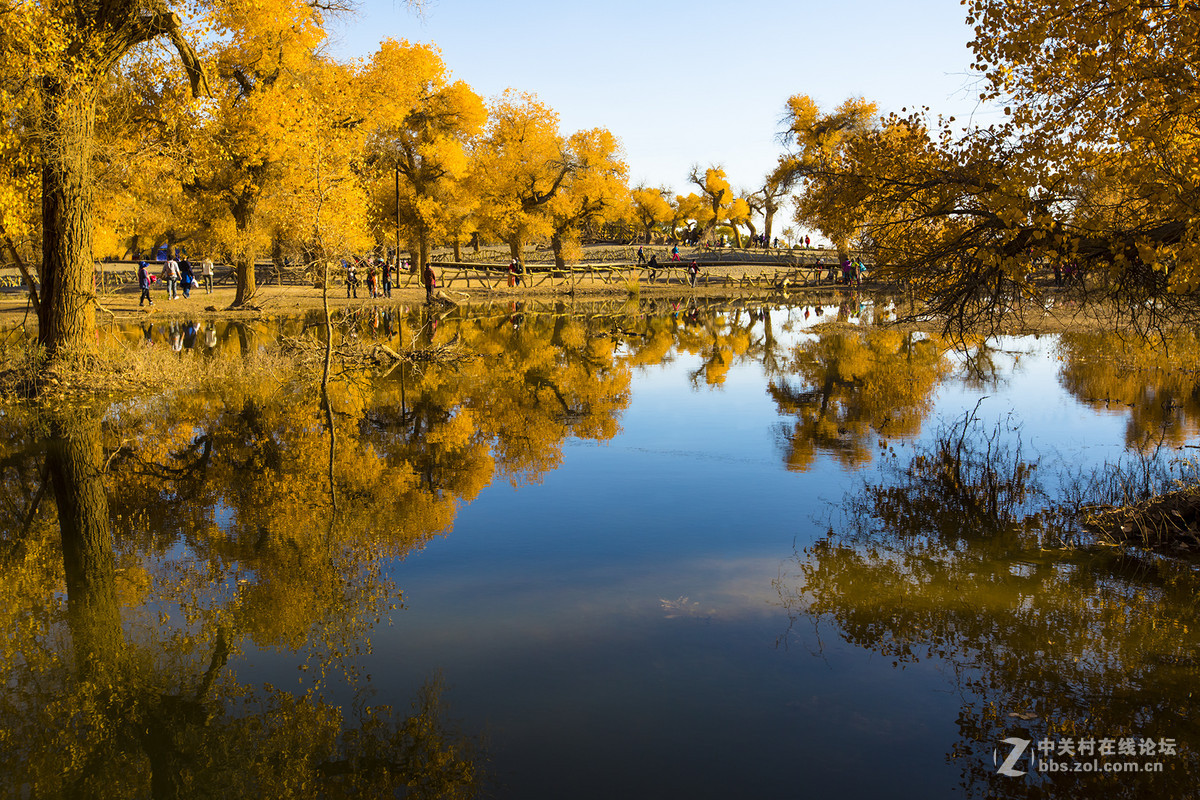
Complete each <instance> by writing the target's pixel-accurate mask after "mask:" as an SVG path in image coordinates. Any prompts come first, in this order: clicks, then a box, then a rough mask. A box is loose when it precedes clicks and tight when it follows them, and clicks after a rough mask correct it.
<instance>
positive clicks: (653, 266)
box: [646, 253, 658, 283]
mask: <svg viewBox="0 0 1200 800" xmlns="http://www.w3.org/2000/svg"><path fill="white" fill-rule="evenodd" d="M646 271H647V272H649V273H650V282H651V283H654V276H655V275H657V274H658V256H657V255H654V254H653V253H651V254H650V263H649V264H647V265H646Z"/></svg>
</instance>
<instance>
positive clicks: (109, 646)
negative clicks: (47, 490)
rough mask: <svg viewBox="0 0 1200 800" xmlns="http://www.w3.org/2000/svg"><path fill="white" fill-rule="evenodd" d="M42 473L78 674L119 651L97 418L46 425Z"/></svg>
mask: <svg viewBox="0 0 1200 800" xmlns="http://www.w3.org/2000/svg"><path fill="white" fill-rule="evenodd" d="M50 433H51V441H50V443H49V448H48V451H47V455H46V459H47V464H46V466H47V474H48V476H49V480H50V485H51V486H52V487H53V489H54V501H55V504H56V505H57V507H58V526H59V530H60V532H61V534H62V550H63V572H64V576H65V579H66V588H67V619H68V623H69V626H70V629H71V635H72V638H73V639H74V650H75V658H76V661H77V663H78V666H79V669H80V671H81V672H82V673H83V674H85V675H86V674H92V673H94V671H95V669H96V668H98V667H103V666H105V665H107V664H110V663H111V662H112V659H113V658H114V657H115V656H117V655H119V653H120V649H121V617H120V611H119V610H118V606H117V595H116V573H115V567H114V558H113V539H112V529H111V527H110V525H109V516H108V495H107V494H106V493H105V488H104V474H103V473H104V452H103V450H102V448H101V445H100V419H99V417H98V416H95V415H93V414H91V413H90V412H89V411H88V410H86V409H77V410H72V411H70V412H62V413H58V414H55V415H54V416H53V417H52V418H51V421H50Z"/></svg>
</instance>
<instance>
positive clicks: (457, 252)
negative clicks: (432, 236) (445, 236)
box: [454, 233, 462, 263]
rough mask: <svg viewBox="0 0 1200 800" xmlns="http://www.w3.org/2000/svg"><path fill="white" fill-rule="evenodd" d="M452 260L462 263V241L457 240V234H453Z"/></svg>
mask: <svg viewBox="0 0 1200 800" xmlns="http://www.w3.org/2000/svg"><path fill="white" fill-rule="evenodd" d="M454 260H455V261H456V262H458V263H462V241H461V240H460V239H459V236H458V234H457V233H456V234H454Z"/></svg>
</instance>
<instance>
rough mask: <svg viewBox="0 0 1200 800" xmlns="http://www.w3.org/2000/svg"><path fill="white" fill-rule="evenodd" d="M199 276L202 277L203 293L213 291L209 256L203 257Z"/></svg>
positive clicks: (211, 267) (211, 263) (211, 264)
mask: <svg viewBox="0 0 1200 800" xmlns="http://www.w3.org/2000/svg"><path fill="white" fill-rule="evenodd" d="M200 276H201V277H202V278H204V293H205V294H212V293H213V262H212V259H211V258H205V259H204V262H203V263H202V264H201V265H200Z"/></svg>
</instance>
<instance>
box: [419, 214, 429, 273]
mask: <svg viewBox="0 0 1200 800" xmlns="http://www.w3.org/2000/svg"><path fill="white" fill-rule="evenodd" d="M428 263H429V229H428V228H426V227H425V226H424V225H418V226H417V269H419V270H421V271H422V274H424V270H425V265H426V264H428Z"/></svg>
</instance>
